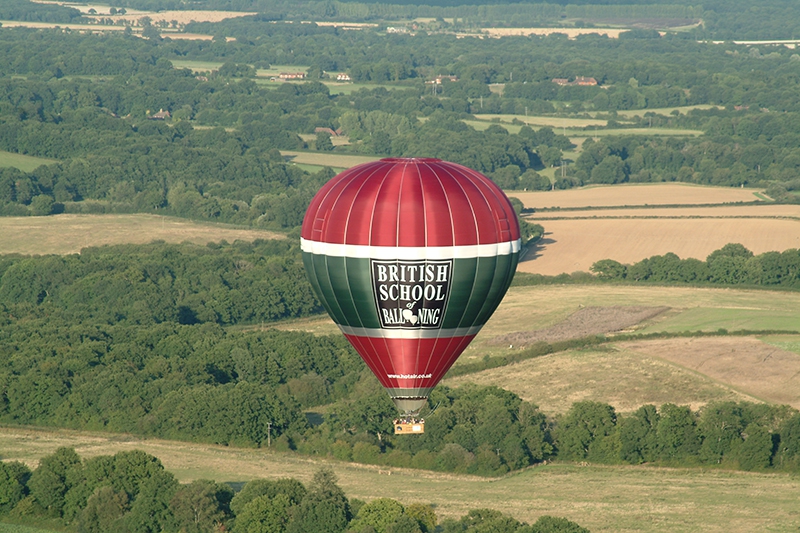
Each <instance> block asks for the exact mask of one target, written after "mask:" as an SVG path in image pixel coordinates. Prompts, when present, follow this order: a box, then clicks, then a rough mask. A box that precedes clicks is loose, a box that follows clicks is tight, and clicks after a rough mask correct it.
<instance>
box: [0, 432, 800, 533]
mask: <svg viewBox="0 0 800 533" xmlns="http://www.w3.org/2000/svg"><path fill="white" fill-rule="evenodd" d="M58 446H73V447H75V448H76V450H77V451H78V453H79V454H81V455H82V456H87V457H88V456H96V455H109V454H114V453H116V452H119V451H123V450H131V449H141V450H144V451H146V452H148V453H151V454H153V455H155V456H157V457H159V458H160V459H161V461H162V463H163V464H164V466H165V467H166V468H167V469H168V470H170V471H171V472H173V473H174V474H175V475H176V476H177V478H178V479H179V480H181V481H183V482H187V481H190V480H193V479H200V478H204V479H213V480H216V481H219V482H225V481H227V482H243V481H248V480H250V479H255V478H261V477H265V478H276V477H295V478H297V479H299V480H301V481H303V482H308V481H310V479H311V476H312V475H313V473H314V472H315V471H316V470H317V469H319V468H320V467H322V466H324V465H328V466H330V467H332V468H333V470H334V471H335V473H336V474H337V476H338V477H339V484H340V485H341V487H342V488H343V489H344V490H345V492H346V493H347V495H348V496H349V497H351V498H360V499H363V500H372V499H374V498H382V497H386V498H394V499H397V500H399V501H401V502H402V503H404V504H409V503H414V502H422V503H432V504H434V505H435V509H436V512H437V515H438V517H439V519H440V520H441V519H443V518H446V517H453V518H456V517H460V516H463V515H464V514H466V513H467V512H468V511H469V510H470V509H474V508H479V507H488V508H492V509H497V510H499V511H502V512H504V513H507V514H510V515H512V516H514V517H515V518H517V519H519V520H523V521H526V522H534V521H535V520H536V519H537V517H539V516H541V515H544V514H548V515H555V516H564V517H567V518H569V519H570V520H574V521H576V522H577V523H579V524H581V525H583V526H585V527H587V528H588V529H589V530H591V531H592V532H593V533H603V532H609V533H610V532H615V533H629V532H630V533H633V532H637V533H647V532H653V533H655V532H659V533H661V532H664V531H669V532H676V533H683V532H686V533H689V532H700V531H702V532H704V533H752V532H755V531H774V532H787V533H788V532H796V531H797V528H798V527H800V515H798V512H797V510H798V508H797V496H798V494H799V493H800V492H798V491H800V479H798V477H797V476H791V475H787V474H761V473H752V472H727V471H722V470H713V469H711V470H709V469H668V468H651V467H647V466H618V467H615V466H578V465H571V464H558V463H556V464H552V465H547V466H539V467H536V468H530V469H528V470H525V471H522V472H518V473H515V474H511V475H507V476H504V477H502V478H479V477H474V476H464V475H455V474H440V473H435V472H427V471H419V470H407V469H391V475H386V472H389V470H387V469H386V467H379V466H368V465H359V464H353V463H343V462H338V461H332V460H326V459H323V458H310V457H304V456H299V455H296V454H293V453H271V452H269V451H268V450H263V449H262V450H254V449H237V448H229V447H222V446H209V445H201V444H192V443H177V442H169V441H161V440H154V439H147V440H140V439H137V438H134V437H130V436H114V435H103V434H88V433H78V432H71V431H37V430H30V429H14V428H6V429H2V430H0V449H1V450H3V456H4V458H5V459H10V460H14V459H16V460H24V461H26V462H28V463H29V464H34V463H35V462H36V461H37V460H38V459H39V458H40V457H42V456H44V455H46V454H49V453H52V452H53V451H54V450H55V449H56V448H57V447H58ZM12 531H13V530H12ZM26 533H27V532H26ZM31 533H34V532H31Z"/></svg>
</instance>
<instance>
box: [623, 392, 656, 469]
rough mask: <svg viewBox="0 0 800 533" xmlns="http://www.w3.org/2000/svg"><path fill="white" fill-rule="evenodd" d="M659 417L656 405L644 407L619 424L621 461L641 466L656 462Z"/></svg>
mask: <svg viewBox="0 0 800 533" xmlns="http://www.w3.org/2000/svg"><path fill="white" fill-rule="evenodd" d="M658 421H659V415H658V411H657V410H656V407H655V406H654V405H643V406H642V407H640V408H639V409H638V410H637V411H636V412H635V413H634V414H633V415H631V416H628V417H625V418H623V419H622V420H621V421H620V422H619V424H618V428H619V429H618V431H619V440H620V459H622V460H623V461H625V462H627V463H631V464H639V463H643V462H649V461H654V460H655V459H656V455H657V450H658V440H657V429H658Z"/></svg>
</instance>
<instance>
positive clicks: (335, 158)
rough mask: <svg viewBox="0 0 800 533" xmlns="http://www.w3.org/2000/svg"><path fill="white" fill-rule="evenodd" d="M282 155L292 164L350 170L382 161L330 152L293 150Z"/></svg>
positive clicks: (369, 157)
mask: <svg viewBox="0 0 800 533" xmlns="http://www.w3.org/2000/svg"><path fill="white" fill-rule="evenodd" d="M281 155H283V157H284V158H286V159H287V160H288V161H289V162H291V163H301V164H305V165H318V166H329V167H335V168H350V167H354V166H356V165H360V164H361V163H369V162H371V161H377V160H378V159H380V157H375V156H367V155H350V154H332V153H330V152H297V151H293V150H281Z"/></svg>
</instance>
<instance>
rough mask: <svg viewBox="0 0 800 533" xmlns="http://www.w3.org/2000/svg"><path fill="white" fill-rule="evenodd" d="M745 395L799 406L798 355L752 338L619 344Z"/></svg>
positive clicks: (799, 357)
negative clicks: (727, 386)
mask: <svg viewBox="0 0 800 533" xmlns="http://www.w3.org/2000/svg"><path fill="white" fill-rule="evenodd" d="M620 346H621V347H622V348H623V349H625V350H630V351H632V352H634V353H639V354H642V355H643V356H644V357H648V358H653V357H656V358H659V359H663V360H665V361H669V362H670V363H673V364H676V365H679V366H681V367H683V368H687V369H689V370H692V371H694V372H697V373H699V374H703V375H705V376H708V377H709V378H711V379H713V380H715V381H717V382H720V383H724V384H726V385H729V386H731V387H732V388H734V389H736V390H739V391H741V392H743V393H745V394H748V395H751V396H753V397H756V398H759V399H761V400H763V401H768V402H772V403H778V404H788V405H791V406H792V407H795V408H798V409H800V355H798V354H796V353H794V352H790V351H787V350H782V349H781V348H778V347H777V346H772V345H770V344H766V343H764V342H761V341H760V340H758V339H756V338H752V337H744V338H739V337H736V338H733V337H713V338H704V337H699V338H685V339H664V340H649V341H638V342H626V343H621V344H620Z"/></svg>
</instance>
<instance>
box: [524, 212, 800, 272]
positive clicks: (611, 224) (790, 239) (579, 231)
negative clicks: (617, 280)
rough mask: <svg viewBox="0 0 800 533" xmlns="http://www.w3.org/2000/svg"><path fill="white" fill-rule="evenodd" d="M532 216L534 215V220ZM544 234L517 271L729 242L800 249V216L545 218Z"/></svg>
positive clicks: (694, 251) (683, 252) (706, 249)
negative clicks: (763, 217)
mask: <svg viewBox="0 0 800 533" xmlns="http://www.w3.org/2000/svg"><path fill="white" fill-rule="evenodd" d="M533 220H534V221H535V220H536V219H533ZM543 222H544V226H545V234H544V238H543V239H542V240H541V241H539V242H538V243H537V244H536V245H535V246H534V247H532V248H531V249H529V251H528V253H527V254H526V255H525V257H524V259H523V260H522V261H521V262H520V264H519V267H518V270H519V271H521V272H531V273H536V274H546V275H557V274H561V273H563V272H576V271H583V272H588V271H589V268H590V267H591V266H592V264H593V263H595V262H596V261H599V260H600V259H614V260H616V261H619V262H621V263H628V264H630V263H635V262H637V261H641V260H642V259H645V258H647V257H651V256H654V255H663V254H665V253H667V252H672V253H675V254H677V255H678V256H679V257H681V258H684V259H685V258H688V257H694V258H697V259H705V258H706V257H707V256H708V254H710V253H711V252H713V251H714V250H718V249H719V248H722V247H723V246H725V245H726V244H728V243H740V244H743V245H744V246H745V247H747V248H748V249H750V250H751V251H752V252H754V253H756V254H760V253H763V252H769V251H773V250H774V251H783V250H788V249H790V248H800V221H798V220H791V219H738V218H727V219H708V218H706V219H669V220H664V219H584V220H569V219H567V220H547V221H543Z"/></svg>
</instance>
